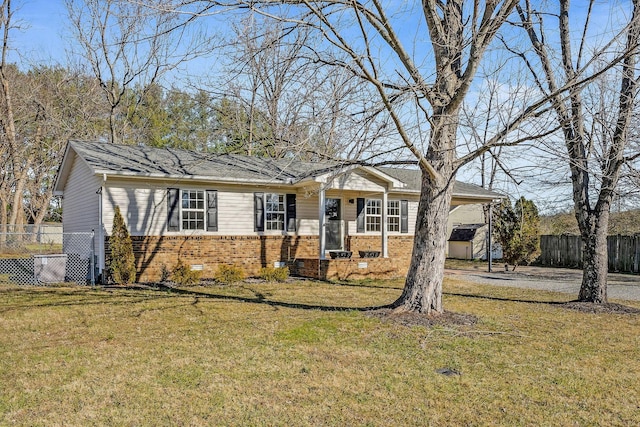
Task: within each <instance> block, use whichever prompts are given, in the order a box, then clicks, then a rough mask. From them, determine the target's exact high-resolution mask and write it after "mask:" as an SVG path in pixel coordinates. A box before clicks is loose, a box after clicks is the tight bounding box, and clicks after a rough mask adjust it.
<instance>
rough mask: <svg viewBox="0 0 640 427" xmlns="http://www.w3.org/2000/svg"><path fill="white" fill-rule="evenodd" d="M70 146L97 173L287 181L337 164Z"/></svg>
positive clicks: (89, 144) (103, 145)
mask: <svg viewBox="0 0 640 427" xmlns="http://www.w3.org/2000/svg"><path fill="white" fill-rule="evenodd" d="M71 144H72V147H73V149H74V151H75V152H76V153H78V155H80V156H81V157H82V158H83V159H84V160H85V161H86V162H87V164H88V165H89V167H91V168H92V169H93V170H94V171H95V172H96V173H115V174H120V175H141V176H159V177H162V176H166V177H175V176H181V177H183V176H185V175H190V176H194V177H202V178H209V179H212V180H214V179H220V180H237V181H249V182H251V181H268V182H280V183H290V182H296V181H299V180H301V179H304V178H306V177H308V176H314V175H320V174H322V173H326V172H329V171H332V170H334V169H335V168H336V167H338V164H337V163H329V162H316V163H306V162H298V161H292V160H288V159H269V158H261V157H251V156H240V155H234V154H221V155H219V154H210V153H198V152H195V151H188V150H178V149H172V148H155V147H147V146H135V145H116V144H108V143H101V142H79V141H72V142H71Z"/></svg>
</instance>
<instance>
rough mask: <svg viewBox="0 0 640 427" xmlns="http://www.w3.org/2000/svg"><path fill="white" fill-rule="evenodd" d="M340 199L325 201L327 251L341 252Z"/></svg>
mask: <svg viewBox="0 0 640 427" xmlns="http://www.w3.org/2000/svg"><path fill="white" fill-rule="evenodd" d="M340 202H341V200H340V199H326V200H325V208H324V218H325V248H326V249H327V250H328V251H335V250H342V204H341V203H340Z"/></svg>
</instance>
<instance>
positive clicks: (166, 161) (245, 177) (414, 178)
mask: <svg viewBox="0 0 640 427" xmlns="http://www.w3.org/2000/svg"><path fill="white" fill-rule="evenodd" d="M70 147H71V148H72V149H73V150H74V151H75V152H76V153H77V154H78V155H79V156H80V157H81V158H83V159H84V161H85V162H86V163H87V165H88V166H89V167H90V168H91V169H92V170H93V171H94V173H96V174H102V173H107V174H116V175H127V176H153V177H166V178H170V177H184V176H191V177H194V178H200V179H207V180H212V181H237V182H247V183H249V182H261V183H274V184H292V183H296V182H299V181H301V180H303V179H305V178H312V177H316V176H319V175H323V174H326V173H329V172H335V171H337V170H339V169H340V168H343V167H345V166H349V165H345V164H341V163H339V162H328V161H326V162H300V161H296V160H291V159H269V158H262V157H251V156H242V155H234V154H210V153H199V152H194V151H188V150H178V149H172V148H155V147H148V146H135V145H116V144H109V143H102V142H85V141H82V142H81V141H71V142H70ZM376 169H377V170H378V171H380V172H382V173H383V174H386V175H388V176H390V177H391V178H394V179H397V180H399V181H402V182H404V183H405V184H407V187H406V188H405V190H408V191H411V192H419V191H420V185H421V173H420V171H419V170H418V169H398V168H389V167H378V168H376ZM454 195H456V196H458V197H464V196H468V197H476V198H477V197H480V198H500V197H503V196H502V195H500V194H498V193H495V192H493V191H489V190H485V189H483V188H481V187H478V186H476V185H473V184H466V183H463V182H460V181H456V183H455V186H454Z"/></svg>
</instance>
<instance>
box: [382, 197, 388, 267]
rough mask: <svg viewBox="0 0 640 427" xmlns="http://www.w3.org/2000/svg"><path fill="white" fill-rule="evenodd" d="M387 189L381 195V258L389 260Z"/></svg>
mask: <svg viewBox="0 0 640 427" xmlns="http://www.w3.org/2000/svg"><path fill="white" fill-rule="evenodd" d="M387 199H388V197H387V188H385V189H384V193H382V257H383V258H389V249H388V247H389V236H388V228H389V219H388V217H387Z"/></svg>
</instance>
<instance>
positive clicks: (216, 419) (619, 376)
mask: <svg viewBox="0 0 640 427" xmlns="http://www.w3.org/2000/svg"><path fill="white" fill-rule="evenodd" d="M400 290H401V283H400V282H397V281H396V282H373V281H369V282H362V283H352V284H346V285H339V284H329V283H317V282H311V281H301V282H295V283H291V282H290V283H284V284H283V283H278V284H268V283H264V284H242V285H240V284H238V285H231V286H209V287H190V288H188V289H185V290H184V291H183V292H179V291H166V290H140V289H99V288H89V287H73V288H35V287H23V288H15V287H8V286H0V384H1V386H0V425H29V426H38V425H41V426H50V425H159V426H161V425H196V426H197V425H269V426H271V425H283V426H290V425H296V426H304V425H313V426H315V425H336V426H342V425H371V426H389V425H437V426H441V425H451V426H458V425H509V426H513V425H516V426H517V425H523V426H529V425H558V426H565V425H629V426H631V425H638V424H640V407H639V405H638V402H639V401H640V395H639V394H640V392H639V388H638V382H639V380H640V364H639V363H638V360H640V318H639V317H638V316H637V315H611V314H609V315H594V314H584V313H579V312H574V311H570V310H566V309H563V308H561V307H560V306H559V305H558V304H554V302H561V301H567V300H569V299H571V297H570V296H567V295H562V294H547V293H541V292H538V291H535V292H534V291H529V290H523V289H509V288H498V287H489V286H480V285H475V284H474V285H472V284H468V283H464V282H458V281H453V280H449V281H446V282H445V297H444V304H445V308H446V309H447V310H450V311H455V312H459V313H467V314H473V315H475V316H477V317H478V318H479V321H478V323H477V324H476V325H474V326H439V327H433V328H426V327H406V326H401V325H398V324H396V323H393V322H388V321H382V320H380V319H377V318H374V317H371V316H368V315H367V314H366V313H364V312H361V311H358V310H355V309H356V308H360V307H367V306H376V305H382V304H386V303H389V302H391V301H392V300H393V299H394V298H396V297H397V296H398V294H399V292H400ZM525 301H531V302H525ZM628 304H629V305H635V306H638V304H637V303H628ZM443 367H448V368H452V369H455V370H457V371H459V372H460V375H457V376H444V375H441V374H438V373H436V370H437V369H440V368H443Z"/></svg>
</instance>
